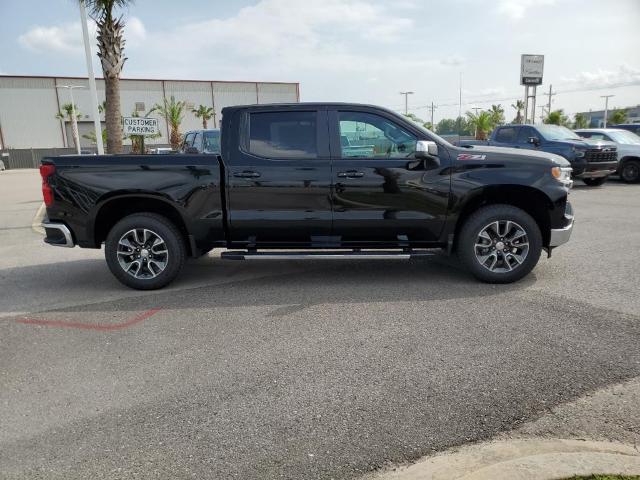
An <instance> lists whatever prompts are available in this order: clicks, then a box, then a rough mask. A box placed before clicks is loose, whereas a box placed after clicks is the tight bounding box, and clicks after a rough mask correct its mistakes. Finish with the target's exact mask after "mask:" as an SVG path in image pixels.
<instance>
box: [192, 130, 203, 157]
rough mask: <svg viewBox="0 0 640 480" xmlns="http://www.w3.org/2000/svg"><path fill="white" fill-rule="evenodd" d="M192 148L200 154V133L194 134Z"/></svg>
mask: <svg viewBox="0 0 640 480" xmlns="http://www.w3.org/2000/svg"><path fill="white" fill-rule="evenodd" d="M193 146H194V147H195V148H197V149H198V151H199V152H200V153H202V132H198V133H196V136H195V137H194V139H193Z"/></svg>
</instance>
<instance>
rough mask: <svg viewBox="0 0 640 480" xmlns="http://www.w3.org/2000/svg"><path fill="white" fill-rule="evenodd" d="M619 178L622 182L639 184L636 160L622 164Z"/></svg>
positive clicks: (639, 176) (638, 170)
mask: <svg viewBox="0 0 640 480" xmlns="http://www.w3.org/2000/svg"><path fill="white" fill-rule="evenodd" d="M620 178H621V179H622V181H623V182H627V183H639V182H640V162H639V161H638V160H627V161H626V162H624V163H623V164H622V169H621V170H620Z"/></svg>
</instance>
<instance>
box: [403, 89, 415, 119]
mask: <svg viewBox="0 0 640 480" xmlns="http://www.w3.org/2000/svg"><path fill="white" fill-rule="evenodd" d="M400 95H404V114H405V115H406V114H407V113H409V95H413V92H400Z"/></svg>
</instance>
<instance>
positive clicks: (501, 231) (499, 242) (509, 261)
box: [475, 220, 529, 273]
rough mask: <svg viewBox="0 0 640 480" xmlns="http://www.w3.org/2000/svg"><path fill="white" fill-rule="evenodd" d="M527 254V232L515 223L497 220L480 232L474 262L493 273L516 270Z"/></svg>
mask: <svg viewBox="0 0 640 480" xmlns="http://www.w3.org/2000/svg"><path fill="white" fill-rule="evenodd" d="M528 253H529V239H528V237H527V232H526V231H525V230H524V228H522V227H521V226H520V225H518V224H517V223H516V222H512V221H510V220H498V221H496V222H491V223H490V224H489V225H487V226H485V227H484V228H482V229H481V230H480V233H479V234H478V238H477V239H476V243H475V254H476V260H478V262H479V263H480V265H482V266H483V267H484V268H486V269H487V270H489V271H491V272H495V273H505V272H511V271H512V270H514V269H516V268H518V267H519V266H520V265H521V264H522V263H523V262H524V260H525V259H526V258H527V254H528Z"/></svg>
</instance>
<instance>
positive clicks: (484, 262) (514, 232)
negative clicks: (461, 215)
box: [458, 205, 542, 283]
mask: <svg viewBox="0 0 640 480" xmlns="http://www.w3.org/2000/svg"><path fill="white" fill-rule="evenodd" d="M541 251H542V235H541V233H540V228H539V227H538V224H537V223H536V221H535V220H534V219H533V218H532V217H531V215H529V214H528V213H527V212H525V211H524V210H521V209H519V208H516V207H513V206H511V205H489V206H487V207H483V208H481V209H480V210H478V211H476V212H474V213H473V214H472V215H471V216H470V217H469V218H468V219H467V220H466V221H465V223H464V225H463V226H462V229H461V230H460V235H459V241H458V257H459V258H460V260H461V261H462V263H463V264H464V265H465V266H466V267H467V268H468V269H469V271H470V272H471V273H472V274H473V275H474V276H475V277H476V278H478V279H479V280H482V281H483V282H488V283H511V282H515V281H517V280H520V279H521V278H522V277H524V276H525V275H527V274H528V273H529V272H530V271H531V270H533V267H535V266H536V264H537V263H538V259H539V258H540V253H541Z"/></svg>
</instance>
